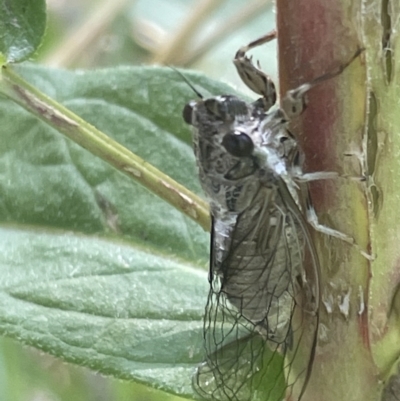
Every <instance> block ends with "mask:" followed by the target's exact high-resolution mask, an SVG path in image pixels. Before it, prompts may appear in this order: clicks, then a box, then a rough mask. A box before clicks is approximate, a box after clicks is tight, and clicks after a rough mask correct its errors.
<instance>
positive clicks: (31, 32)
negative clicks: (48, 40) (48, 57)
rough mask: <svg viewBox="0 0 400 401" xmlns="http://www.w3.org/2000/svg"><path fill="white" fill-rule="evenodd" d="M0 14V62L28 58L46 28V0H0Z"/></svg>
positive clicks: (34, 50) (35, 48) (35, 49)
mask: <svg viewBox="0 0 400 401" xmlns="http://www.w3.org/2000/svg"><path fill="white" fill-rule="evenodd" d="M0 15H1V18H0V63H4V62H5V61H7V62H12V63H14V62H19V61H23V60H26V59H27V58H29V57H31V56H32V55H33V54H34V53H35V52H36V51H37V49H38V47H39V45H40V43H41V41H42V38H43V35H44V32H45V29H46V2H45V1H44V0H35V1H31V0H0Z"/></svg>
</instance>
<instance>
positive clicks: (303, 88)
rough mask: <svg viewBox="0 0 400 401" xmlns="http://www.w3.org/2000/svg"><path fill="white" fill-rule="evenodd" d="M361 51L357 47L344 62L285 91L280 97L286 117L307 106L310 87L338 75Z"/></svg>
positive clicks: (299, 111)
mask: <svg viewBox="0 0 400 401" xmlns="http://www.w3.org/2000/svg"><path fill="white" fill-rule="evenodd" d="M363 51H364V49H363V48H358V49H357V50H356V52H355V53H354V54H353V56H352V57H351V58H350V60H348V61H347V62H346V63H344V64H341V65H339V66H338V67H337V68H335V69H333V70H331V71H330V72H328V73H326V74H323V75H321V76H319V77H318V78H316V79H314V80H313V81H311V82H308V83H306V84H302V85H300V86H299V87H297V88H296V89H292V90H290V91H288V92H286V95H285V96H284V97H283V98H282V102H281V107H282V109H283V111H284V112H285V114H286V116H287V117H288V119H289V120H290V119H292V118H294V117H297V116H299V115H300V114H301V113H302V112H303V111H304V110H305V108H306V106H307V99H306V97H305V95H306V93H307V92H308V91H309V90H310V89H311V88H313V87H314V86H317V85H319V84H320V83H322V82H324V81H327V80H329V79H332V78H334V77H337V76H338V75H340V74H341V73H342V72H343V71H344V70H345V69H346V68H347V67H348V66H349V65H350V64H351V63H352V62H353V61H354V60H355V59H356V58H357V57H358V56H359V55H360V54H361V53H362V52H363Z"/></svg>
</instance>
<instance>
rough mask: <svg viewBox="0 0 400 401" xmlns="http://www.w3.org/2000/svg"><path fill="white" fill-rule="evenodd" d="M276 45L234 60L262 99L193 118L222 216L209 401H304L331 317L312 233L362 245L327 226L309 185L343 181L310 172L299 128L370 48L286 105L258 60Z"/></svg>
mask: <svg viewBox="0 0 400 401" xmlns="http://www.w3.org/2000/svg"><path fill="white" fill-rule="evenodd" d="M273 37H274V34H269V35H266V36H264V37H262V38H260V39H258V40H256V41H254V42H252V43H250V44H249V45H248V46H245V47H243V48H241V49H240V50H239V51H238V52H237V53H236V56H235V59H234V64H235V66H236V67H237V70H238V72H239V75H240V76H241V78H242V80H243V81H244V82H245V84H246V85H247V86H248V87H249V88H250V89H252V90H253V91H254V92H256V93H257V94H259V95H261V98H260V99H258V100H257V101H255V102H253V103H247V102H245V101H243V100H241V99H240V98H239V97H237V96H233V95H223V96H216V97H211V98H208V99H203V98H201V99H200V100H198V101H192V102H190V103H188V104H187V105H186V106H185V108H184V111H183V117H184V119H185V121H186V122H187V123H188V124H190V125H192V126H193V127H194V134H193V146H194V152H195V156H196V159H197V165H198V171H199V178H200V182H201V185H202V187H203V190H204V192H205V193H206V195H207V197H208V199H209V201H210V208H211V216H212V231H211V256H210V272H209V282H210V292H209V295H208V301H207V305H206V313H205V319H204V339H205V349H206V359H205V361H204V362H203V363H202V364H201V365H200V366H199V367H198V369H197V371H196V373H195V375H194V379H193V381H194V387H195V389H196V391H197V392H198V393H199V394H200V395H201V396H202V397H203V398H206V399H212V400H221V401H222V400H229V401H231V400H233V401H247V400H256V399H258V398H259V397H261V399H263V400H266V399H268V400H276V401H278V400H281V399H283V398H284V397H285V396H289V395H290V394H293V396H294V397H296V399H300V398H301V397H302V395H303V393H304V391H305V389H306V386H307V382H308V380H309V378H310V375H311V371H312V366H313V359H314V353H315V348H316V343H317V337H318V326H319V307H320V283H319V277H320V266H319V261H318V255H317V252H316V250H315V247H314V244H313V240H312V237H311V235H310V229H309V227H310V223H311V225H312V226H314V228H316V229H318V230H321V231H324V232H325V233H327V234H329V235H334V236H337V237H339V238H341V239H343V240H345V241H348V242H352V239H351V238H349V237H347V236H346V235H344V234H342V233H340V232H337V231H335V230H333V229H330V228H325V227H323V226H321V225H319V224H318V221H317V219H316V214H315V211H314V209H313V207H312V204H311V202H310V197H309V192H308V188H307V181H310V180H315V179H326V178H332V177H333V175H332V173H323V172H322V173H313V174H304V173H303V171H302V163H303V159H304V157H303V154H302V152H301V149H300V147H299V145H298V142H297V140H296V138H295V137H294V136H293V135H292V133H291V132H290V131H289V129H288V123H289V122H290V120H291V119H292V118H294V117H296V116H298V115H300V114H301V113H302V112H303V111H304V109H305V107H306V98H305V95H306V93H307V92H308V91H309V90H310V89H311V88H312V87H313V86H315V85H316V84H319V83H320V82H322V81H324V80H326V79H329V78H333V77H334V76H336V75H338V74H340V73H341V72H342V71H343V70H344V68H346V67H347V66H348V65H349V64H350V62H351V61H352V60H354V59H355V58H356V57H357V56H358V55H359V54H360V52H361V51H362V50H361V49H358V50H357V51H356V53H355V54H354V55H353V57H352V58H351V60H349V61H348V62H347V63H345V64H343V65H341V66H339V68H337V69H335V70H334V71H332V72H330V73H329V74H325V75H324V76H322V77H319V78H317V79H315V80H314V81H312V82H310V83H306V84H303V85H301V86H300V87H298V88H296V89H294V90H291V91H289V92H288V93H287V94H286V95H285V96H284V97H283V99H282V102H281V107H279V106H277V105H275V103H276V97H277V96H276V90H275V86H274V83H273V82H272V80H271V79H270V78H269V77H268V76H267V75H266V74H264V73H263V72H262V71H261V70H260V69H259V68H258V67H256V66H255V65H254V64H253V63H252V61H251V59H250V58H249V57H247V55H246V53H247V51H248V50H250V49H251V48H253V47H255V46H258V45H260V44H262V43H265V42H267V41H269V40H270V39H272V38H273ZM198 95H199V96H200V97H201V95H200V94H198ZM282 389H284V390H282Z"/></svg>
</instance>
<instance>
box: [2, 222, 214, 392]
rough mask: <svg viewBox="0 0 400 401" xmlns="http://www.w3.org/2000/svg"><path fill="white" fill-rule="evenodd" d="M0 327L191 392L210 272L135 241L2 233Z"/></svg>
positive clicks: (116, 371)
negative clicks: (207, 275) (122, 241)
mask: <svg viewBox="0 0 400 401" xmlns="http://www.w3.org/2000/svg"><path fill="white" fill-rule="evenodd" d="M0 239H1V241H0V252H1V253H0V254H1V257H0V266H1V271H2V280H1V281H2V284H1V292H0V299H1V301H0V315H1V321H0V330H1V332H2V333H4V334H5V335H7V336H10V337H13V338H17V339H19V340H20V341H23V342H24V343H27V344H30V345H33V346H35V347H38V348H40V349H42V350H44V351H46V352H49V353H51V354H53V355H56V356H59V357H62V358H64V359H66V360H68V361H71V362H74V363H77V364H80V365H85V366H88V367H90V368H92V369H94V370H98V371H101V372H102V373H104V374H110V375H114V376H116V377H119V378H125V379H135V380H137V381H141V382H145V383H151V385H153V386H157V387H161V388H163V389H165V390H168V391H173V392H175V393H180V394H183V395H190V394H191V392H192V390H191V385H190V382H191V381H190V380H191V379H190V378H191V374H192V372H193V370H194V367H195V366H196V365H197V363H198V362H200V361H201V359H202V336H201V333H202V315H203V311H204V301H205V299H206V294H207V290H208V288H207V287H208V286H207V279H206V272H203V271H201V270H196V269H194V268H191V267H189V266H188V264H187V263H182V262H179V261H175V260H173V258H172V257H167V256H165V255H164V256H163V255H154V253H153V252H149V251H148V250H142V249H139V248H137V247H135V246H133V245H125V244H122V243H117V242H114V243H113V242H111V241H105V240H100V239H98V238H93V237H85V236H79V235H76V234H67V233H51V234H48V233H43V232H37V231H35V232H28V231H27V230H24V231H22V230H19V229H14V228H9V229H4V228H3V229H1V230H0Z"/></svg>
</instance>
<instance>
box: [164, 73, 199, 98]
mask: <svg viewBox="0 0 400 401" xmlns="http://www.w3.org/2000/svg"><path fill="white" fill-rule="evenodd" d="M169 68H171V70H174V71H175V72H176V73H177V74H178V75H179V76H180V77H181V78H182V79H183V80H184V81H185V82H186V83H187V85H188V86H189V88H190V89H191V90H192V91H193V92H194V93H195V94H196V95H197V96H198V97H199V98H200V99H204V96H203V95H202V94H201V93H200V92H199V91H198V90H197V89H196V88H195V87H194V85H193V84H192V83H191V82H190V81H189V79H188V78H187V77H186V76H185V75H184V74H182V73H181V72H180V71H179V70H178V69H177V68H175V67H173V66H172V65H170V66H169Z"/></svg>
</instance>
